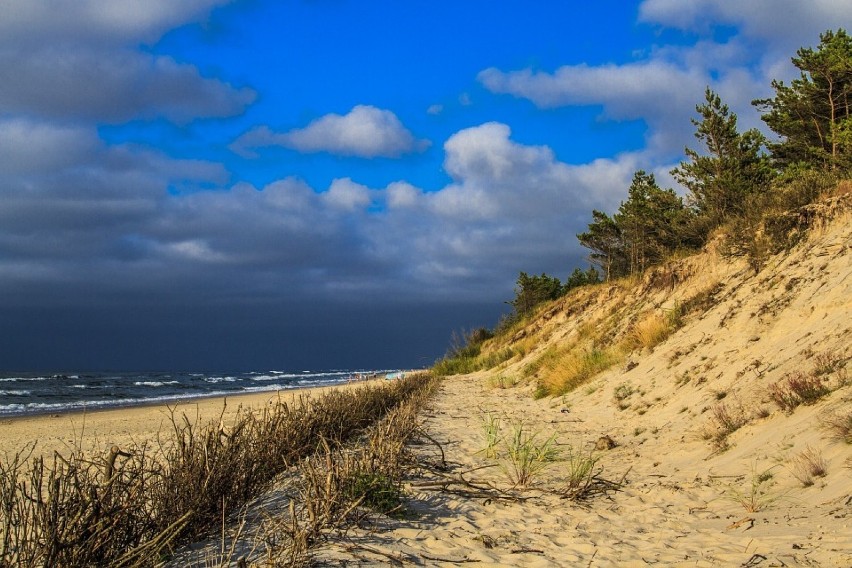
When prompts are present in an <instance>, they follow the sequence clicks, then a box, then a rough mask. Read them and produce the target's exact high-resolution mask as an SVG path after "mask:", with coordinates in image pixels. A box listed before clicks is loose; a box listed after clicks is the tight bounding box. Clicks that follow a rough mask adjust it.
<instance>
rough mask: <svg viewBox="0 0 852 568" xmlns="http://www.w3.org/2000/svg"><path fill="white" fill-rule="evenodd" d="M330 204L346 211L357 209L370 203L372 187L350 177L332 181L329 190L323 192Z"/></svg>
mask: <svg viewBox="0 0 852 568" xmlns="http://www.w3.org/2000/svg"><path fill="white" fill-rule="evenodd" d="M322 197H323V200H324V201H325V203H327V204H328V205H329V206H331V207H334V208H335V209H341V210H344V211H355V210H357V209H363V208H365V207H367V206H368V205H370V201H371V200H370V189H369V188H368V187H367V186H364V185H361V184H359V183H355V182H354V181H352V180H351V179H349V178H343V179H336V180H334V181H332V182H331V185H330V186H329V188H328V191H327V192H325V193H323V194H322Z"/></svg>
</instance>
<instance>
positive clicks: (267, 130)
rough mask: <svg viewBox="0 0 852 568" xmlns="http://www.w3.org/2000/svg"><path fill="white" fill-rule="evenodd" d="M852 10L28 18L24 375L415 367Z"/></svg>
mask: <svg viewBox="0 0 852 568" xmlns="http://www.w3.org/2000/svg"><path fill="white" fill-rule="evenodd" d="M849 21H852V5H850V4H849V3H848V2H845V1H840V0H835V1H829V0H819V1H814V2H808V3H802V2H798V1H796V0H754V1H752V2H741V1H738V2H734V1H728V0H716V1H710V0H696V1H693V2H681V1H677V0H645V1H642V2H626V1H602V2H564V1H563V2H557V1H542V2H529V1H527V2H515V1H500V2H478V1H477V2H474V1H471V2H443V1H431V2H420V1H416V2H391V1H371V2H354V1H348V0H311V1H307V0H304V1H296V0H291V1H271V0H245V1H227V0H187V1H184V2H171V1H167V0H148V1H146V2H138V1H135V0H73V1H72V0H54V1H51V2H47V1H39V0H0V82H2V85H3V88H2V89H0V198H2V202H0V341H1V342H2V345H3V347H0V367H2V368H4V369H36V368H39V369H41V368H66V369H70V368H91V369H101V368H110V367H111V368H118V367H122V368H125V369H131V368H132V369H142V368H148V369H153V368H168V367H180V368H261V367H266V368H268V367H280V368H296V367H312V368H329V367H358V366H363V367H378V366H412V365H419V364H423V362H424V361H425V362H431V361H432V360H434V358H435V357H437V356H438V355H440V354H441V352H442V351H443V349H444V348H445V347H446V343H447V338H448V337H449V334H450V332H451V331H452V330H453V329H458V328H460V327H471V326H473V325H493V324H494V323H495V322H496V319H497V317H498V316H499V314H500V313H501V312H502V311H504V308H505V306H504V304H503V302H504V301H505V300H508V299H510V298H511V297H512V286H513V283H514V281H515V279H516V278H517V273H518V272H519V271H521V270H524V271H527V272H535V273H538V272H542V271H546V272H548V273H549V274H552V275H555V276H559V277H561V278H564V277H565V276H566V275H567V274H568V273H570V271H571V270H572V269H573V268H574V267H575V266H585V261H584V255H585V252H584V251H583V250H582V249H581V247H579V245H578V244H577V242H576V239H575V234H576V233H577V232H580V231H582V230H583V229H584V228H585V225H586V223H587V222H588V220H589V214H590V211H591V209H592V208H598V209H604V210H607V211H612V210H614V209H615V208H617V206H618V204H619V202H620V201H621V200H622V199H623V198H624V197H625V195H626V191H627V187H628V185H629V182H630V179H631V177H632V175H633V172H634V171H636V170H637V169H645V170H647V171H652V172H654V173H655V174H656V175H657V177H658V180H659V181H660V182H661V183H662V184H663V185H673V181H672V180H671V178H670V176H669V173H668V172H669V171H670V170H671V168H672V167H673V166H674V165H676V164H677V162H678V161H679V160H680V159H681V158H682V154H683V148H684V146H687V145H690V146H692V145H693V142H694V138H693V137H692V132H693V128H692V125H691V124H690V122H689V121H690V118H692V117H693V115H694V109H695V105H696V104H697V103H699V102H700V101H701V99H702V96H703V91H704V89H705V87H706V86H708V85H709V86H711V87H712V88H713V89H714V90H716V91H717V92H719V93H720V94H721V96H722V98H723V100H724V101H725V102H726V103H727V104H729V105H730V106H731V108H732V109H733V110H734V111H735V112H737V113H738V115H739V117H740V124H741V127H742V128H750V127H762V124H761V122H760V119H759V116H758V115H757V113H756V112H755V111H754V109H753V108H752V107H751V105H750V101H751V100H752V99H754V98H758V97H764V96H767V95H770V94H771V90H770V87H769V85H770V81H771V80H772V79H789V78H790V77H792V74H793V68H792V66H791V65H790V57H791V56H793V55H794V54H795V50H796V49H797V48H798V47H800V46H807V45H815V44H816V43H817V42H818V36H819V33H820V32H822V31H824V30H826V29H830V28H831V29H836V28H837V27H843V26H844V24H845V23H846V22H849Z"/></svg>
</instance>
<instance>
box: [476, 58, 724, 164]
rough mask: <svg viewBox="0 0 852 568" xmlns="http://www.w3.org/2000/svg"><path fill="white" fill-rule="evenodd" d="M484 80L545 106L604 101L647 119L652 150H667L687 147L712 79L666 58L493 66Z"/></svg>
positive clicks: (619, 114) (609, 114)
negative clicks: (535, 67)
mask: <svg viewBox="0 0 852 568" xmlns="http://www.w3.org/2000/svg"><path fill="white" fill-rule="evenodd" d="M479 80H480V82H482V84H483V85H484V86H485V87H486V88H487V89H489V90H490V91H492V92H494V93H505V94H511V95H514V96H516V97H521V98H526V99H529V100H531V101H532V102H534V103H535V104H536V105H537V106H539V107H542V108H553V107H559V106H568V105H601V106H602V108H603V115H604V116H605V117H606V118H609V119H613V120H635V119H642V120H645V121H646V122H647V123H648V125H649V127H650V129H649V134H648V145H649V150H650V151H652V152H658V153H663V154H665V153H671V152H677V151H680V150H681V149H682V148H683V143H684V140H685V138H686V135H687V134H688V132H689V131H690V129H691V125H690V123H689V119H690V118H691V117H692V116H693V114H694V112H695V104H696V103H697V102H699V101H700V100H701V98H702V96H703V92H704V88H705V86H706V85H708V84H709V83H710V82H711V78H710V77H709V75H707V74H706V73H704V72H703V71H702V70H701V69H700V68H687V67H683V66H680V65H677V64H674V63H671V62H668V61H663V60H650V61H643V62H638V63H628V64H624V65H614V64H610V65H603V66H598V67H592V66H588V65H585V64H580V65H565V66H563V67H560V68H559V69H557V70H556V71H555V72H553V73H545V72H533V71H532V70H531V69H523V70H520V71H512V72H503V71H500V70H498V69H494V68H490V69H486V70H484V71H482V72H480V74H479Z"/></svg>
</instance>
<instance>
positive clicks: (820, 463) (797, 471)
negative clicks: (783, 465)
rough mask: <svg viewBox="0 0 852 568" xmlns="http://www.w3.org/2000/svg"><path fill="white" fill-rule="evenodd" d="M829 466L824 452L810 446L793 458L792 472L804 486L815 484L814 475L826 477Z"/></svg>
mask: <svg viewBox="0 0 852 568" xmlns="http://www.w3.org/2000/svg"><path fill="white" fill-rule="evenodd" d="M827 468H828V465H827V464H826V463H825V460H824V459H823V457H822V453H821V452H820V451H819V450H815V449H813V448H811V447H810V446H808V447H807V448H805V449H804V451H802V452H801V453H799V454H798V455H797V456H796V457H794V458H793V459H792V461H791V465H790V472H791V473H792V474H793V477H795V478H796V479H798V480H799V482H800V483H801V484H802V486H803V487H810V486H811V485H813V484H814V477H825V475H826V474H827V473H828V469H827Z"/></svg>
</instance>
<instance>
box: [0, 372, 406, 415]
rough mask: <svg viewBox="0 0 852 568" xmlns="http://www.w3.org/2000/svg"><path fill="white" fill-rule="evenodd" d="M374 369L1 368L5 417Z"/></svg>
mask: <svg viewBox="0 0 852 568" xmlns="http://www.w3.org/2000/svg"><path fill="white" fill-rule="evenodd" d="M394 371H395V370H393V369H389V370H374V371H363V370H362V371H344V370H334V371H317V372H314V371H301V372H287V371H252V372H247V373H67V374H66V373H61V374H36V373H6V374H3V373H0V416H21V415H30V414H45V413H55V412H66V411H69V410H83V409H90V410H92V409H101V408H111V407H112V408H114V407H122V406H137V405H142V404H152V403H161V402H162V403H167V402H169V401H178V400H186V399H193V398H203V397H211V396H226V395H235V394H245V393H253V392H264V391H278V390H287V389H297V388H309V387H321V386H328V385H336V384H341V383H345V382H347V381H348V380H350V379H352V378H357V377H363V376H370V375H379V376H385V375H387V374H389V373H393V372H394Z"/></svg>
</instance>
